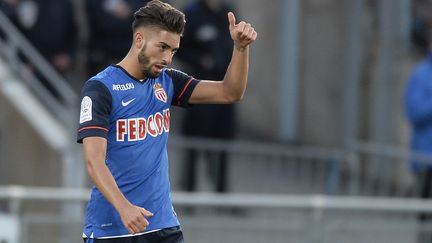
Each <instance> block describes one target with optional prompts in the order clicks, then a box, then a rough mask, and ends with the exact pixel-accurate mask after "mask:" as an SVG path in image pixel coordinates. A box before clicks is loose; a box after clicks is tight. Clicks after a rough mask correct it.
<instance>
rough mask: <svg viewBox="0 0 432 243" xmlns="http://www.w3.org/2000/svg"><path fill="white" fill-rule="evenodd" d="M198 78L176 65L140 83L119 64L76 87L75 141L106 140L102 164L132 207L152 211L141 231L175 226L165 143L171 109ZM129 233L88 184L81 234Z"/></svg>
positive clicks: (183, 103) (186, 97) (184, 101)
mask: <svg viewBox="0 0 432 243" xmlns="http://www.w3.org/2000/svg"><path fill="white" fill-rule="evenodd" d="M198 82H199V81H198V80H196V79H194V78H192V77H191V76H189V75H187V74H185V73H183V72H180V71H178V70H175V69H164V70H163V71H162V72H161V74H160V75H159V76H158V77H157V78H154V79H150V78H148V79H146V80H144V81H140V80H137V79H135V78H134V77H132V76H131V75H129V74H128V73H127V72H126V70H124V69H123V68H122V67H120V66H118V65H111V66H109V67H108V68H106V69H105V70H103V71H102V72H100V73H99V74H97V75H96V76H94V77H92V78H91V79H89V80H88V81H87V82H86V83H85V84H84V86H83V88H82V91H81V99H82V100H81V112H80V121H79V123H80V124H79V129H78V136H77V140H78V142H82V140H83V139H84V138H86V137H95V136H96V137H104V138H106V139H107V151H106V152H107V153H106V161H105V162H106V165H107V167H108V168H109V170H110V172H111V173H112V175H113V176H114V179H115V181H116V183H117V185H118V187H119V188H120V190H121V191H122V193H123V194H124V195H125V197H126V198H127V199H128V200H129V201H130V202H131V203H132V204H134V205H137V206H140V207H143V208H145V209H147V210H149V211H150V212H152V213H153V214H154V216H153V217H151V218H149V226H148V227H147V229H146V231H152V230H157V229H162V228H167V227H172V226H177V225H179V221H178V219H177V217H176V214H175V212H174V209H173V207H172V202H171V197H170V184H169V178H168V155H167V141H168V133H169V130H170V107H171V105H177V106H182V107H187V106H188V100H189V97H190V95H191V94H192V91H193V89H194V88H195V86H196V85H197V83H198ZM122 235H128V231H127V230H126V228H125V227H124V226H123V223H122V221H121V219H120V216H119V214H118V213H117V211H116V210H115V209H114V207H113V206H112V205H111V204H110V203H109V202H108V201H107V200H106V199H105V198H104V196H103V195H102V193H101V192H100V191H99V190H98V189H97V188H96V187H93V189H92V194H91V198H90V201H89V203H88V206H87V212H86V223H85V226H84V237H90V238H103V237H117V236H122Z"/></svg>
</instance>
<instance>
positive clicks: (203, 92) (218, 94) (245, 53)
mask: <svg viewBox="0 0 432 243" xmlns="http://www.w3.org/2000/svg"><path fill="white" fill-rule="evenodd" d="M228 20H229V30H230V34H231V38H232V39H233V41H234V48H233V53H232V57H231V62H230V64H229V66H228V69H227V71H226V73H225V77H224V79H223V80H222V81H221V82H218V81H211V80H202V81H201V82H199V83H198V85H197V86H196V87H195V89H194V91H193V92H192V95H191V97H190V99H189V103H191V104H216V103H218V104H226V103H233V102H235V101H238V100H240V99H241V98H242V97H243V94H244V92H245V90H246V84H247V80H248V71H249V46H250V44H251V43H252V42H254V41H255V39H256V38H257V32H256V31H255V29H254V28H253V27H252V26H251V25H250V24H249V23H246V22H244V21H241V22H240V23H238V24H236V23H235V22H236V19H235V16H234V14H233V13H232V12H229V13H228ZM197 78H199V77H197Z"/></svg>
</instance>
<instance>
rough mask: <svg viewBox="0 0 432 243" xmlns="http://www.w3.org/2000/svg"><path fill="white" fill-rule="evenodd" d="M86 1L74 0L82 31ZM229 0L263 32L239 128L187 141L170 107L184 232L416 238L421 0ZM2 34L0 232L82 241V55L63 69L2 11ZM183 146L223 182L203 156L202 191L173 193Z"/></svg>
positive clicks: (192, 238)
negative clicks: (212, 156) (414, 30)
mask: <svg viewBox="0 0 432 243" xmlns="http://www.w3.org/2000/svg"><path fill="white" fill-rule="evenodd" d="M84 1H85V0H74V1H73V3H74V5H75V8H76V10H77V11H76V17H77V20H78V24H79V27H80V40H81V42H85V40H86V36H88V33H86V24H85V19H86V16H85V15H84V13H83V11H82V6H83V2H84ZM187 2H189V1H187V0H181V1H171V3H172V4H173V5H174V6H176V7H179V8H181V7H182V6H184V5H185V4H186V3H187ZM233 2H234V3H235V4H236V6H237V8H238V10H239V13H240V15H241V16H242V18H243V19H245V20H247V21H249V22H251V23H253V25H255V29H256V30H257V31H258V33H259V38H258V41H257V42H256V43H254V45H253V48H252V49H251V64H250V66H251V69H250V75H249V77H250V82H249V86H248V89H247V93H246V96H245V98H244V100H243V101H242V102H241V103H240V104H239V106H238V111H239V114H240V122H239V131H238V134H239V136H238V139H236V140H234V141H229V142H228V141H219V140H210V139H190V138H185V137H183V136H181V134H180V132H179V130H180V128H179V127H180V124H179V123H180V121H181V119H180V118H181V117H182V111H181V110H178V109H177V108H174V111H173V113H172V116H171V118H172V122H171V124H172V127H173V128H172V129H171V141H170V144H169V153H170V154H169V156H170V174H171V183H172V190H173V198H174V204H175V207H176V210H177V211H178V214H179V217H180V220H181V222H182V225H183V228H184V232H185V239H186V242H189V243H195V242H208V243H213V242H214V243H219V242H237V243H243V242H249V243H252V242H256V243H262V242H272V243H278V242H281V243H282V242H290V243H291V242H293V243H297V242H298V243H324V242H325V243H342V242H350V243H360V242H375V243H381V242H393V243H396V242H401V243H402V242H403V243H411V242H413V243H414V242H417V241H416V240H417V235H418V232H421V231H426V230H432V225H431V224H430V223H429V224H427V223H426V224H420V223H419V222H418V220H417V215H418V214H419V213H420V212H431V211H432V201H429V200H421V199H418V198H416V197H415V196H414V190H415V185H414V180H415V178H413V175H412V174H411V172H410V170H409V168H408V166H407V161H409V159H410V158H411V157H413V156H418V157H422V156H420V155H415V154H413V153H411V152H410V150H409V148H408V145H407V144H408V141H409V129H408V125H407V122H406V120H405V118H404V114H403V110H402V93H403V89H404V85H405V81H406V79H407V77H408V74H409V72H410V70H411V68H412V67H413V64H414V63H416V62H417V61H418V60H419V58H420V56H419V55H418V53H416V52H415V51H414V50H413V47H412V44H411V41H410V31H411V26H412V21H413V18H414V17H415V16H414V15H415V13H416V12H415V11H413V9H415V4H416V3H417V1H414V0H412V1H411V0H376V1H367V0H303V1H302V0H270V1H260V0H237V1H233ZM431 14H432V13H431ZM0 33H1V34H0V37H1V38H0V242H1V243H18V242H22V243H28V242H32V243H42V242H81V239H80V237H81V227H82V222H83V215H84V214H83V212H84V208H85V205H86V201H87V199H88V197H89V188H90V182H89V179H88V177H87V175H86V172H85V169H84V165H83V162H82V152H81V148H80V146H79V145H77V144H75V130H76V127H77V121H78V119H77V117H78V115H77V113H78V105H79V100H78V93H77V90H78V89H77V87H79V86H80V85H81V84H82V82H84V81H85V80H86V78H87V77H86V76H85V75H84V72H83V71H82V68H83V67H82V64H80V62H78V63H77V65H76V67H75V69H74V72H73V73H71V74H70V75H69V76H67V79H65V78H63V77H62V76H60V75H59V74H57V73H56V72H55V71H54V69H53V68H52V67H51V66H50V65H49V64H48V63H47V62H46V61H45V60H43V58H42V57H41V55H40V54H38V52H37V51H36V50H35V49H34V48H33V47H32V45H31V43H29V42H28V41H27V40H26V39H25V38H23V36H22V35H21V34H20V33H19V32H18V31H17V30H16V28H15V27H14V26H13V25H12V24H11V23H10V22H9V21H8V20H7V18H6V17H5V16H4V14H3V13H1V12H0ZM80 48H81V49H80V52H79V53H80V54H79V57H78V58H81V59H83V57H84V56H85V54H86V53H85V51H83V44H81V46H80ZM20 56H21V57H22V56H24V57H25V58H26V59H28V60H29V61H30V63H31V64H32V65H33V66H34V68H35V69H36V70H38V71H39V72H40V73H41V74H42V76H43V77H44V78H46V79H47V80H49V82H50V83H51V84H52V86H53V87H54V88H55V89H56V90H57V91H58V93H59V96H60V98H61V99H62V100H63V102H59V101H58V99H57V98H56V97H53V96H52V95H51V94H50V92H48V91H47V90H46V88H45V87H44V86H43V85H42V84H41V82H40V80H39V79H38V78H37V77H36V76H35V75H33V74H32V73H31V72H28V71H26V68H25V65H24V64H23V62H22V61H21V60H22V59H21V58H20ZM221 119H222V118H221ZM187 148H197V149H199V150H200V151H201V152H203V153H204V152H206V151H226V152H227V153H228V154H229V158H230V164H229V167H230V172H229V175H228V179H229V188H230V191H229V193H225V194H216V193H213V192H212V190H210V187H211V185H210V184H211V182H210V180H209V178H208V176H207V172H206V170H205V169H204V168H203V167H200V168H199V170H200V173H199V178H198V182H199V188H198V191H197V192H194V193H186V192H183V191H181V188H180V187H179V186H178V185H179V181H180V175H181V172H182V163H183V157H184V152H185V150H186V149H187ZM422 159H424V160H425V161H427V160H428V158H427V157H422ZM200 162H203V159H201V160H200Z"/></svg>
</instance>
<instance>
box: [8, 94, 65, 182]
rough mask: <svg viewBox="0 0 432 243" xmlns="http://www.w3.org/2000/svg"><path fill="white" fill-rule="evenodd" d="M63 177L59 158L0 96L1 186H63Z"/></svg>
mask: <svg viewBox="0 0 432 243" xmlns="http://www.w3.org/2000/svg"><path fill="white" fill-rule="evenodd" d="M34 115H35V116H37V114H34ZM61 176H62V175H61V161H60V157H59V155H58V154H56V153H55V152H53V151H52V150H51V149H50V148H49V147H48V146H47V144H45V142H44V141H43V140H42V139H41V138H40V137H39V136H38V135H37V133H36V132H35V131H34V130H33V128H32V127H30V126H29V124H28V123H27V121H26V120H24V119H23V117H21V115H20V114H18V113H17V111H16V110H15V109H14V108H13V107H12V106H11V104H10V103H9V101H8V100H6V99H5V97H3V96H2V94H1V93H0V185H11V184H19V185H28V186H60V185H61Z"/></svg>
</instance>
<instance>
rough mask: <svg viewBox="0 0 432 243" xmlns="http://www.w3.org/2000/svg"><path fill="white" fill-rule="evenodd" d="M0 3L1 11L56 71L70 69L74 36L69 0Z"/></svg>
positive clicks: (73, 52) (9, 1) (4, 1)
mask: <svg viewBox="0 0 432 243" xmlns="http://www.w3.org/2000/svg"><path fill="white" fill-rule="evenodd" d="M1 1H2V3H1V9H2V10H3V11H4V12H5V13H6V14H7V15H8V16H9V18H10V19H11V20H12V21H13V22H14V23H15V24H16V25H17V27H18V28H19V29H20V30H21V31H22V32H23V34H24V35H25V36H26V37H27V38H28V39H29V41H30V42H31V43H32V44H33V45H34V46H35V47H36V48H37V49H38V50H39V51H40V52H41V54H42V55H43V56H44V57H45V58H46V59H47V60H48V61H49V62H50V63H51V64H52V65H53V66H54V67H55V68H56V69H57V71H59V72H60V73H62V74H64V73H66V72H67V71H69V70H70V69H71V68H72V66H73V62H74V58H75V54H76V48H77V40H78V38H77V37H78V35H77V27H76V23H75V17H74V9H73V6H72V4H71V2H70V1H69V0H1Z"/></svg>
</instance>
